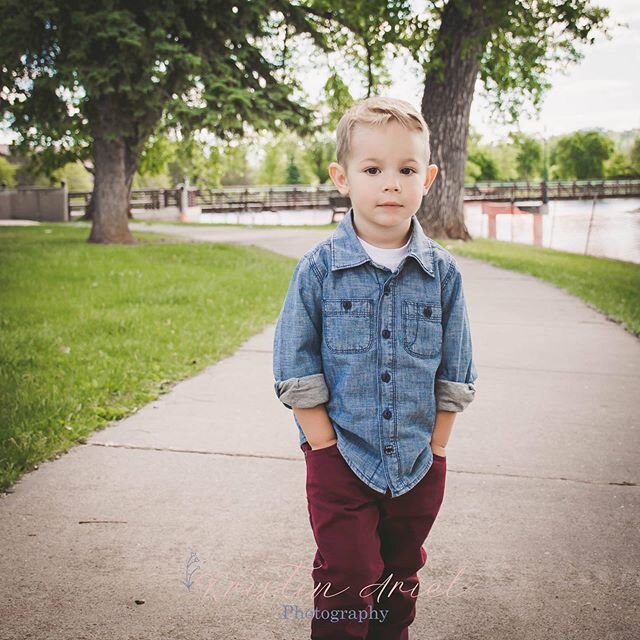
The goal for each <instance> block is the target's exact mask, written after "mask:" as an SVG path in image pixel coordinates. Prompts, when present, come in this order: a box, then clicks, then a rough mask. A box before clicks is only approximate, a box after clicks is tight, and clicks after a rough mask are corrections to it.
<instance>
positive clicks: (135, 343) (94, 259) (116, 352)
mask: <svg viewBox="0 0 640 640" xmlns="http://www.w3.org/2000/svg"><path fill="white" fill-rule="evenodd" d="M87 235H88V233H87V229H86V228H83V227H82V226H76V225H61V224H57V225H56V224H49V225H39V226H32V227H31V226H29V227H1V228H0V291H1V292H2V295H1V299H2V302H1V303H0V396H1V397H2V402H0V489H4V488H6V487H8V486H9V485H10V484H12V483H14V482H15V481H16V480H17V479H18V478H19V477H20V476H21V475H22V474H23V473H25V472H26V471H29V470H30V469H32V468H33V466H34V464H36V463H38V462H40V461H41V460H44V459H48V458H51V457H53V456H54V455H55V454H56V453H58V452H62V451H64V450H66V449H68V448H69V447H70V446H72V445H73V443H75V442H78V441H82V439H83V437H84V436H86V435H87V434H89V433H91V432H92V431H95V430H96V429H97V428H100V427H104V426H105V425H106V424H108V423H109V422H111V421H113V420H117V419H120V418H123V417H125V416H126V415H128V414H130V413H132V412H134V411H135V410H136V409H137V408H139V407H141V406H142V405H144V404H146V403H148V402H150V401H151V400H153V399H154V398H156V397H158V395H160V394H161V393H163V392H165V391H166V390H168V388H169V387H170V385H171V384H172V383H173V382H176V381H179V380H181V379H184V378H187V377H190V376H192V375H194V374H195V373H197V372H198V371H200V370H201V369H203V368H204V367H205V366H207V365H208V364H210V363H213V362H216V361H217V360H219V359H221V358H223V357H226V356H227V355H229V354H231V353H233V352H234V351H235V350H236V349H237V347H238V346H239V345H240V344H242V343H243V342H244V341H245V340H246V339H247V338H249V337H250V336H251V335H253V334H255V333H258V332H260V331H261V330H262V329H263V328H264V327H265V326H266V325H267V324H269V323H270V322H273V321H275V319H276V318H277V315H278V312H279V310H280V306H281V304H282V300H283V298H284V295H285V293H286V288H287V285H288V281H289V278H290V276H291V272H292V270H293V267H294V266H295V262H296V261H295V260H294V259H292V258H287V257H284V256H278V255H276V254H273V253H271V252H269V251H265V250H262V249H260V248H256V247H245V246H241V245H230V244H205V243H199V242H188V241H187V242H185V241H181V240H179V239H175V238H172V239H169V241H167V240H165V239H164V238H163V237H162V236H159V235H158V234H155V233H148V234H146V233H138V232H136V233H135V236H136V238H138V239H139V240H144V241H145V242H144V243H143V244H139V245H130V246H124V245H120V246H117V245H95V244H88V243H87V242H86V238H87Z"/></svg>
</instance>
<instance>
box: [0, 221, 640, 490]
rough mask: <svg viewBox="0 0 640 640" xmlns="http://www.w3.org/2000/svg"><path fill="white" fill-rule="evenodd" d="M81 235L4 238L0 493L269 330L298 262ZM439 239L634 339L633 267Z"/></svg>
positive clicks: (47, 228) (637, 273)
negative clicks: (582, 306)
mask: <svg viewBox="0 0 640 640" xmlns="http://www.w3.org/2000/svg"><path fill="white" fill-rule="evenodd" d="M221 226H229V225H221ZM256 226H258V225H256ZM335 226H336V225H326V226H325V225H323V226H322V227H313V228H314V229H316V228H326V229H327V230H328V231H329V230H330V229H332V228H334V227H335ZM305 228H307V227H305ZM87 235H88V230H87V227H86V225H84V224H76V223H74V224H69V225H63V224H49V225H45V224H43V225H39V226H29V227H0V292H1V302H0V397H1V398H2V402H0V489H4V488H7V487H9V486H10V485H11V484H13V483H14V482H15V481H16V480H18V479H19V478H20V476H21V475H22V474H24V473H25V472H27V471H29V470H30V469H32V468H33V466H34V465H35V464H37V463H38V462H40V461H42V460H45V459H48V458H51V457H54V456H55V455H56V454H58V453H60V452H62V451H65V450H66V449H68V448H69V447H71V446H72V445H73V444H74V443H76V442H79V441H80V442H82V441H83V439H84V438H85V437H86V436H87V435H88V434H90V433H91V432H93V431H95V430H96V429H99V428H101V427H104V426H105V425H107V424H108V423H110V422H112V421H114V420H118V419H121V418H123V417H125V416H127V415H129V414H131V413H132V412H134V411H135V410H137V409H138V408H139V407H141V406H142V405H144V404H146V403H148V402H150V401H151V400H153V399H154V398H156V397H158V395H160V394H162V393H163V392H166V391H167V390H168V389H169V388H170V387H171V385H172V384H173V383H175V382H177V381H179V380H182V379H184V378H187V377H190V376H192V375H194V374H196V373H197V372H198V371H200V370H201V369H203V368H204V367H206V366H207V365H209V364H211V363H214V362H216V361H218V360H219V359H221V358H223V357H226V356H228V355H230V354H231V353H233V352H234V351H235V350H236V349H237V347H238V346H239V345H240V344H242V343H243V342H244V341H245V340H246V339H247V338H248V337H249V336H251V335H253V334H255V333H258V332H259V331H261V330H262V329H263V328H264V327H265V326H266V325H267V324H269V323H271V322H274V321H275V319H276V318H277V315H278V312H279V310H280V306H281V304H282V300H283V298H284V295H285V293H286V289H287V285H288V282H289V278H290V276H291V272H292V270H293V267H294V266H295V263H296V261H295V260H294V259H293V258H287V257H285V256H278V255H276V254H273V253H271V252H269V251H266V250H262V249H260V248H258V247H247V246H243V245H233V244H208V243H200V242H189V241H186V240H181V239H179V238H175V237H174V238H167V237H164V236H162V235H160V234H156V233H142V232H135V236H136V237H137V238H138V239H139V240H142V241H143V242H142V243H141V244H139V245H130V246H114V245H94V244H88V243H87V242H86V238H87ZM436 240H437V241H438V242H440V244H442V245H443V246H445V247H447V248H448V249H449V250H450V251H452V253H454V254H457V255H464V256H469V257H473V258H477V259H480V260H486V261H487V262H490V263H492V264H495V265H497V266H500V267H504V268H507V269H512V270H514V271H521V272H525V273H529V274H532V275H534V276H536V277H538V278H540V279H543V280H546V281H548V282H550V283H553V284H555V285H557V286H559V287H561V288H563V289H566V290H567V291H568V292H570V293H572V294H574V295H576V296H577V297H579V298H581V299H583V300H585V301H586V302H588V303H589V304H591V305H593V306H594V307H595V308H597V309H598V310H600V311H602V312H603V313H604V314H606V315H607V316H609V317H611V318H613V319H615V320H617V321H618V322H620V323H621V324H622V325H623V326H624V327H625V328H626V329H627V330H628V331H630V332H631V333H634V334H635V335H640V294H639V292H640V265H637V264H633V263H629V262H623V261H619V260H609V259H602V258H594V257H585V256H580V255H576V254H572V253H568V252H562V251H555V250H551V249H541V248H537V247H530V246H528V245H522V244H513V243H509V242H502V241H497V240H486V239H482V238H480V239H477V240H473V241H470V242H467V243H462V242H456V241H450V240H441V239H436Z"/></svg>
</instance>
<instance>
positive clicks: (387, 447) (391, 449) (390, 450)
mask: <svg viewBox="0 0 640 640" xmlns="http://www.w3.org/2000/svg"><path fill="white" fill-rule="evenodd" d="M394 451H395V447H394V446H393V445H392V444H388V445H385V448H384V452H385V453H393V452H394Z"/></svg>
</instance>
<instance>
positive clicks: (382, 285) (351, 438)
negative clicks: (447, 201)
mask: <svg viewBox="0 0 640 640" xmlns="http://www.w3.org/2000/svg"><path fill="white" fill-rule="evenodd" d="M352 215H353V210H352V209H349V211H348V212H347V214H346V215H345V216H344V218H343V219H342V220H341V221H340V224H339V225H338V226H337V228H336V229H335V231H334V232H333V233H332V234H331V235H330V236H329V237H328V238H326V239H325V240H323V241H322V242H320V243H318V244H316V245H315V246H314V247H313V248H312V249H310V250H309V251H308V252H307V253H306V254H305V255H304V256H303V257H302V258H301V259H300V261H299V262H298V264H297V266H296V268H295V270H294V272H293V276H292V278H291V282H290V284H289V289H288V292H287V295H286V298H285V300H284V303H283V305H282V308H281V311H280V315H279V317H278V321H277V324H276V330H275V336H274V343H273V374H274V378H275V384H274V389H275V392H276V395H277V396H278V398H279V399H280V401H281V402H282V403H283V404H284V405H285V406H286V407H287V408H289V409H291V408H292V407H297V408H298V407H299V408H309V407H315V406H317V405H320V404H325V408H326V410H327V414H328V416H329V419H330V420H331V424H332V426H333V428H334V430H335V433H336V439H337V447H338V451H339V452H340V454H341V455H342V457H343V458H344V460H345V462H346V463H347V464H348V465H349V467H350V468H351V469H352V470H353V472H354V473H355V474H356V475H357V476H358V477H359V478H360V479H361V480H362V481H363V482H364V483H366V484H367V485H368V486H369V487H371V488H372V489H374V490H375V491H378V492H380V493H386V491H387V489H389V490H390V493H391V496H392V497H395V496H399V495H402V494H403V493H406V492H407V491H409V490H410V489H411V488H413V487H414V486H415V485H416V484H417V483H418V482H420V480H421V479H422V478H423V477H424V476H425V475H426V473H427V471H428V470H429V468H430V467H431V464H432V462H433V454H432V451H431V446H430V441H431V434H432V432H433V427H434V424H435V418H436V411H440V410H444V411H457V412H459V411H463V410H464V409H465V407H466V406H467V405H468V404H469V403H470V402H471V401H472V400H473V398H474V395H475V386H474V382H475V381H476V379H477V372H476V369H475V366H474V363H473V358H472V348H471V332H470V327H469V318H468V314H467V308H466V304H465V299H464V294H463V288H462V275H461V273H460V271H459V270H458V267H457V264H456V261H455V259H454V258H453V256H452V255H451V254H450V253H449V252H448V251H447V250H446V249H444V248H443V247H442V246H441V245H439V244H438V243H437V242H435V241H434V240H432V239H431V238H429V237H428V236H427V235H425V233H424V231H423V230H422V227H421V226H420V223H419V222H418V219H417V218H416V216H415V215H414V216H412V218H411V227H412V233H411V243H410V246H409V254H408V255H407V256H406V257H405V258H404V259H403V260H402V262H401V263H400V264H399V265H398V267H397V269H396V270H395V271H393V272H392V271H391V270H390V269H388V268H387V267H385V266H383V265H379V264H376V263H374V262H373V261H372V259H371V258H370V257H369V255H368V254H367V252H366V251H365V249H364V248H363V246H362V245H361V244H360V242H359V240H358V237H357V235H356V232H355V228H354V226H353V219H352ZM294 421H295V423H296V425H297V427H298V432H299V437H300V445H302V443H304V442H305V441H306V437H305V435H304V432H303V430H302V428H301V426H300V423H299V422H298V419H297V418H296V416H295V414H294Z"/></svg>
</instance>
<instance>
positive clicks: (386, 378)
mask: <svg viewBox="0 0 640 640" xmlns="http://www.w3.org/2000/svg"><path fill="white" fill-rule="evenodd" d="M380 377H381V378H382V382H389V380H391V376H390V375H389V374H388V373H387V372H386V371H385V372H384V373H383V374H382V375H381V376H380Z"/></svg>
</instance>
